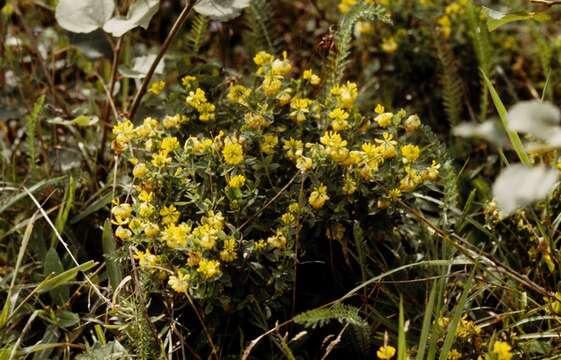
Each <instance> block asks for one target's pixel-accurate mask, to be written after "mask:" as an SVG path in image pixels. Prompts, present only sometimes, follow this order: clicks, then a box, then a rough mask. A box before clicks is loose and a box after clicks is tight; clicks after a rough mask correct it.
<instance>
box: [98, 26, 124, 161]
mask: <svg viewBox="0 0 561 360" xmlns="http://www.w3.org/2000/svg"><path fill="white" fill-rule="evenodd" d="M122 44H123V37H122V36H121V37H120V38H119V39H118V40H117V43H116V44H115V47H114V49H113V63H112V64H111V79H110V80H109V89H108V90H107V89H106V91H107V100H106V101H105V107H104V109H103V115H102V117H101V126H102V127H103V133H102V135H101V147H100V150H99V158H100V159H102V158H103V153H104V152H105V143H106V142H107V134H108V132H109V128H110V122H109V114H110V111H109V110H110V107H111V108H112V109H113V116H115V118H118V116H119V114H118V112H117V108H116V107H115V101H114V100H113V91H114V90H115V83H116V82H117V68H118V66H119V57H120V55H121V48H122ZM102 83H103V81H102ZM103 88H104V89H105V85H104V86H103Z"/></svg>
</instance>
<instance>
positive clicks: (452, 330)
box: [439, 268, 475, 360]
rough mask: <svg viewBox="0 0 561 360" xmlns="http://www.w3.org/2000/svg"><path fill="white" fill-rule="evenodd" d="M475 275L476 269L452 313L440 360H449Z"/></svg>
mask: <svg viewBox="0 0 561 360" xmlns="http://www.w3.org/2000/svg"><path fill="white" fill-rule="evenodd" d="M474 275H475V268H474V269H473V271H472V272H471V274H470V276H469V278H468V280H467V282H466V284H465V286H464V290H463V291H462V295H461V296H460V300H459V301H458V303H457V304H456V306H455V307H454V310H453V311H452V319H451V320H450V325H449V326H448V333H447V334H446V337H445V338H444V343H443V344H442V349H441V350H440V357H439V359H440V360H446V359H448V353H449V352H450V350H451V349H452V345H454V340H455V339H456V329H457V328H458V323H459V322H460V318H461V317H462V313H463V312H464V306H465V304H466V301H467V297H468V294H469V292H470V290H471V283H472V281H473V277H474Z"/></svg>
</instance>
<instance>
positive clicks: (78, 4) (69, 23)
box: [55, 0, 115, 33]
mask: <svg viewBox="0 0 561 360" xmlns="http://www.w3.org/2000/svg"><path fill="white" fill-rule="evenodd" d="M114 11H115V3H114V1H113V0H79V1H78V0H59V2H58V4H57V7H56V10H55V18H56V20H57V22H58V24H59V25H60V26H61V27H62V28H63V29H65V30H68V31H71V32H75V33H89V32H92V31H94V30H96V29H99V28H100V27H102V26H103V24H105V22H107V20H109V19H110V18H111V16H112V15H113V12H114Z"/></svg>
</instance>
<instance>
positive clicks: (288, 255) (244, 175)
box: [112, 52, 440, 309]
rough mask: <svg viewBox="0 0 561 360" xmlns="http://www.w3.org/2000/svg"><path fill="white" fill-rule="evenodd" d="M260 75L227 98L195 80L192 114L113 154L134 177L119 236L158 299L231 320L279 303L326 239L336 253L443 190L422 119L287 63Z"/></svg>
mask: <svg viewBox="0 0 561 360" xmlns="http://www.w3.org/2000/svg"><path fill="white" fill-rule="evenodd" d="M254 62H255V64H256V65H257V70H256V72H255V76H254V78H253V79H252V80H253V83H254V84H255V85H254V86H246V85H244V84H242V83H235V84H231V85H230V86H229V89H228V90H227V91H225V92H224V94H222V93H220V92H219V91H216V92H214V91H210V90H209V89H206V88H204V85H203V84H202V82H201V81H199V80H198V78H197V77H195V76H192V75H188V76H185V77H183V78H182V81H181V83H182V86H183V90H182V91H184V97H185V105H184V109H183V111H181V112H180V113H178V114H173V115H168V116H165V117H164V118H162V119H160V120H158V119H155V118H153V117H148V118H146V119H144V121H143V122H142V123H141V124H138V125H136V126H135V125H134V124H133V123H132V122H131V121H130V120H127V119H124V120H122V121H121V122H119V123H118V124H117V125H116V126H115V127H114V128H113V133H114V140H113V149H114V151H115V152H116V153H117V154H119V155H121V156H126V158H127V159H128V162H129V163H130V164H131V165H132V180H131V186H128V187H125V188H126V189H127V191H126V192H125V193H123V194H122V196H120V197H119V198H118V199H115V200H114V207H113V210H112V215H113V219H112V221H113V224H114V225H115V226H116V228H115V236H116V237H117V238H119V239H120V240H121V241H122V242H123V243H125V244H127V245H130V246H132V247H133V248H134V251H135V254H136V255H135V257H136V259H137V261H138V264H139V265H140V267H141V268H142V270H143V271H144V273H145V274H147V275H148V276H150V277H151V278H152V279H153V280H154V281H153V282H152V284H154V285H153V286H154V287H156V288H169V289H170V290H173V291H174V292H177V293H181V294H188V295H190V296H193V297H194V298H196V299H200V300H201V301H205V302H207V303H208V304H211V305H220V306H222V307H224V308H225V309H228V308H232V306H236V308H237V307H238V306H239V304H242V303H243V301H242V300H243V299H244V297H245V295H247V293H252V294H256V293H258V294H263V292H265V293H264V294H263V295H262V296H263V298H262V299H259V300H265V299H268V298H269V297H271V296H273V298H274V297H275V296H278V295H281V294H283V293H284V291H285V290H287V289H288V288H289V287H290V284H291V281H292V279H293V276H294V269H295V264H296V263H297V261H298V259H299V258H300V257H301V256H302V254H303V251H306V250H307V249H309V248H310V246H309V245H313V246H314V247H318V244H317V242H318V241H322V237H323V236H324V235H323V234H325V236H326V237H327V238H329V239H331V240H336V241H340V240H342V238H343V237H344V236H345V232H346V229H347V228H349V226H350V227H352V226H355V225H354V224H358V226H362V227H367V226H371V225H369V220H371V217H372V216H374V215H376V214H380V213H384V214H387V215H388V216H397V217H399V216H402V215H400V212H399V211H396V209H397V207H396V206H395V204H397V203H398V202H401V201H405V202H407V201H410V200H412V199H414V197H413V195H412V192H413V191H415V190H419V191H424V190H423V189H426V188H425V187H424V186H423V185H424V184H427V183H434V182H438V178H439V168H440V164H439V161H440V160H439V159H437V158H435V157H437V156H438V151H437V147H438V144H435V143H434V142H433V143H429V141H428V139H429V138H428V137H427V134H426V129H423V126H422V125H421V120H420V119H419V117H418V116H416V115H408V114H407V112H406V111H405V110H400V111H398V112H396V113H393V112H388V111H386V109H385V108H384V106H382V105H380V104H378V105H377V106H375V108H374V106H372V108H373V109H372V110H373V111H372V110H370V111H361V110H360V108H359V106H358V105H357V103H358V101H357V99H358V98H359V89H358V87H357V85H356V84H355V83H352V82H346V83H343V84H339V85H336V86H333V87H332V88H330V89H322V86H321V85H322V81H321V79H320V77H319V76H318V75H317V74H315V73H314V72H313V71H312V70H310V69H308V70H305V71H303V72H302V74H301V75H300V76H292V74H293V73H295V71H294V68H293V65H292V63H291V62H290V61H289V59H288V57H287V54H286V53H285V54H284V56H283V57H282V58H275V57H274V56H273V55H270V54H268V53H266V52H259V53H258V54H257V55H255V57H254ZM248 83H251V81H249V82H248ZM158 87H159V88H160V90H164V89H161V84H159V85H158ZM164 91H165V90H164ZM158 93H160V92H158ZM158 96H167V95H165V93H162V94H160V95H158ZM169 96H172V95H169ZM312 243H315V244H312ZM319 247H320V248H321V245H320V246H319ZM257 288H258V289H259V290H255V289H257ZM238 289H244V291H245V293H243V294H242V292H241V291H240V290H238ZM250 289H254V291H253V292H251V290H250ZM236 297H239V298H237V299H236Z"/></svg>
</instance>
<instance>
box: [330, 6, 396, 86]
mask: <svg viewBox="0 0 561 360" xmlns="http://www.w3.org/2000/svg"><path fill="white" fill-rule="evenodd" d="M360 20H370V21H381V22H384V23H387V24H390V23H391V20H390V17H389V15H388V14H387V13H386V9H385V8H384V7H383V6H381V5H370V4H367V3H365V2H364V1H359V2H358V3H357V4H356V5H355V6H353V7H352V8H351V10H350V11H349V12H348V13H347V14H346V15H345V16H343V18H342V19H341V21H340V22H339V27H338V29H337V33H336V34H335V39H334V40H335V48H334V49H332V50H331V51H330V52H329V57H328V58H327V61H326V64H325V68H324V70H323V71H322V74H325V76H327V82H326V83H325V86H324V88H325V89H326V90H327V91H329V90H330V89H331V88H332V87H333V86H335V85H336V84H338V83H339V82H340V81H341V80H342V79H343V76H344V74H345V70H346V68H347V66H348V65H349V62H350V60H349V56H350V55H351V45H352V35H353V30H354V25H355V24H356V23H357V21H360Z"/></svg>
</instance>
